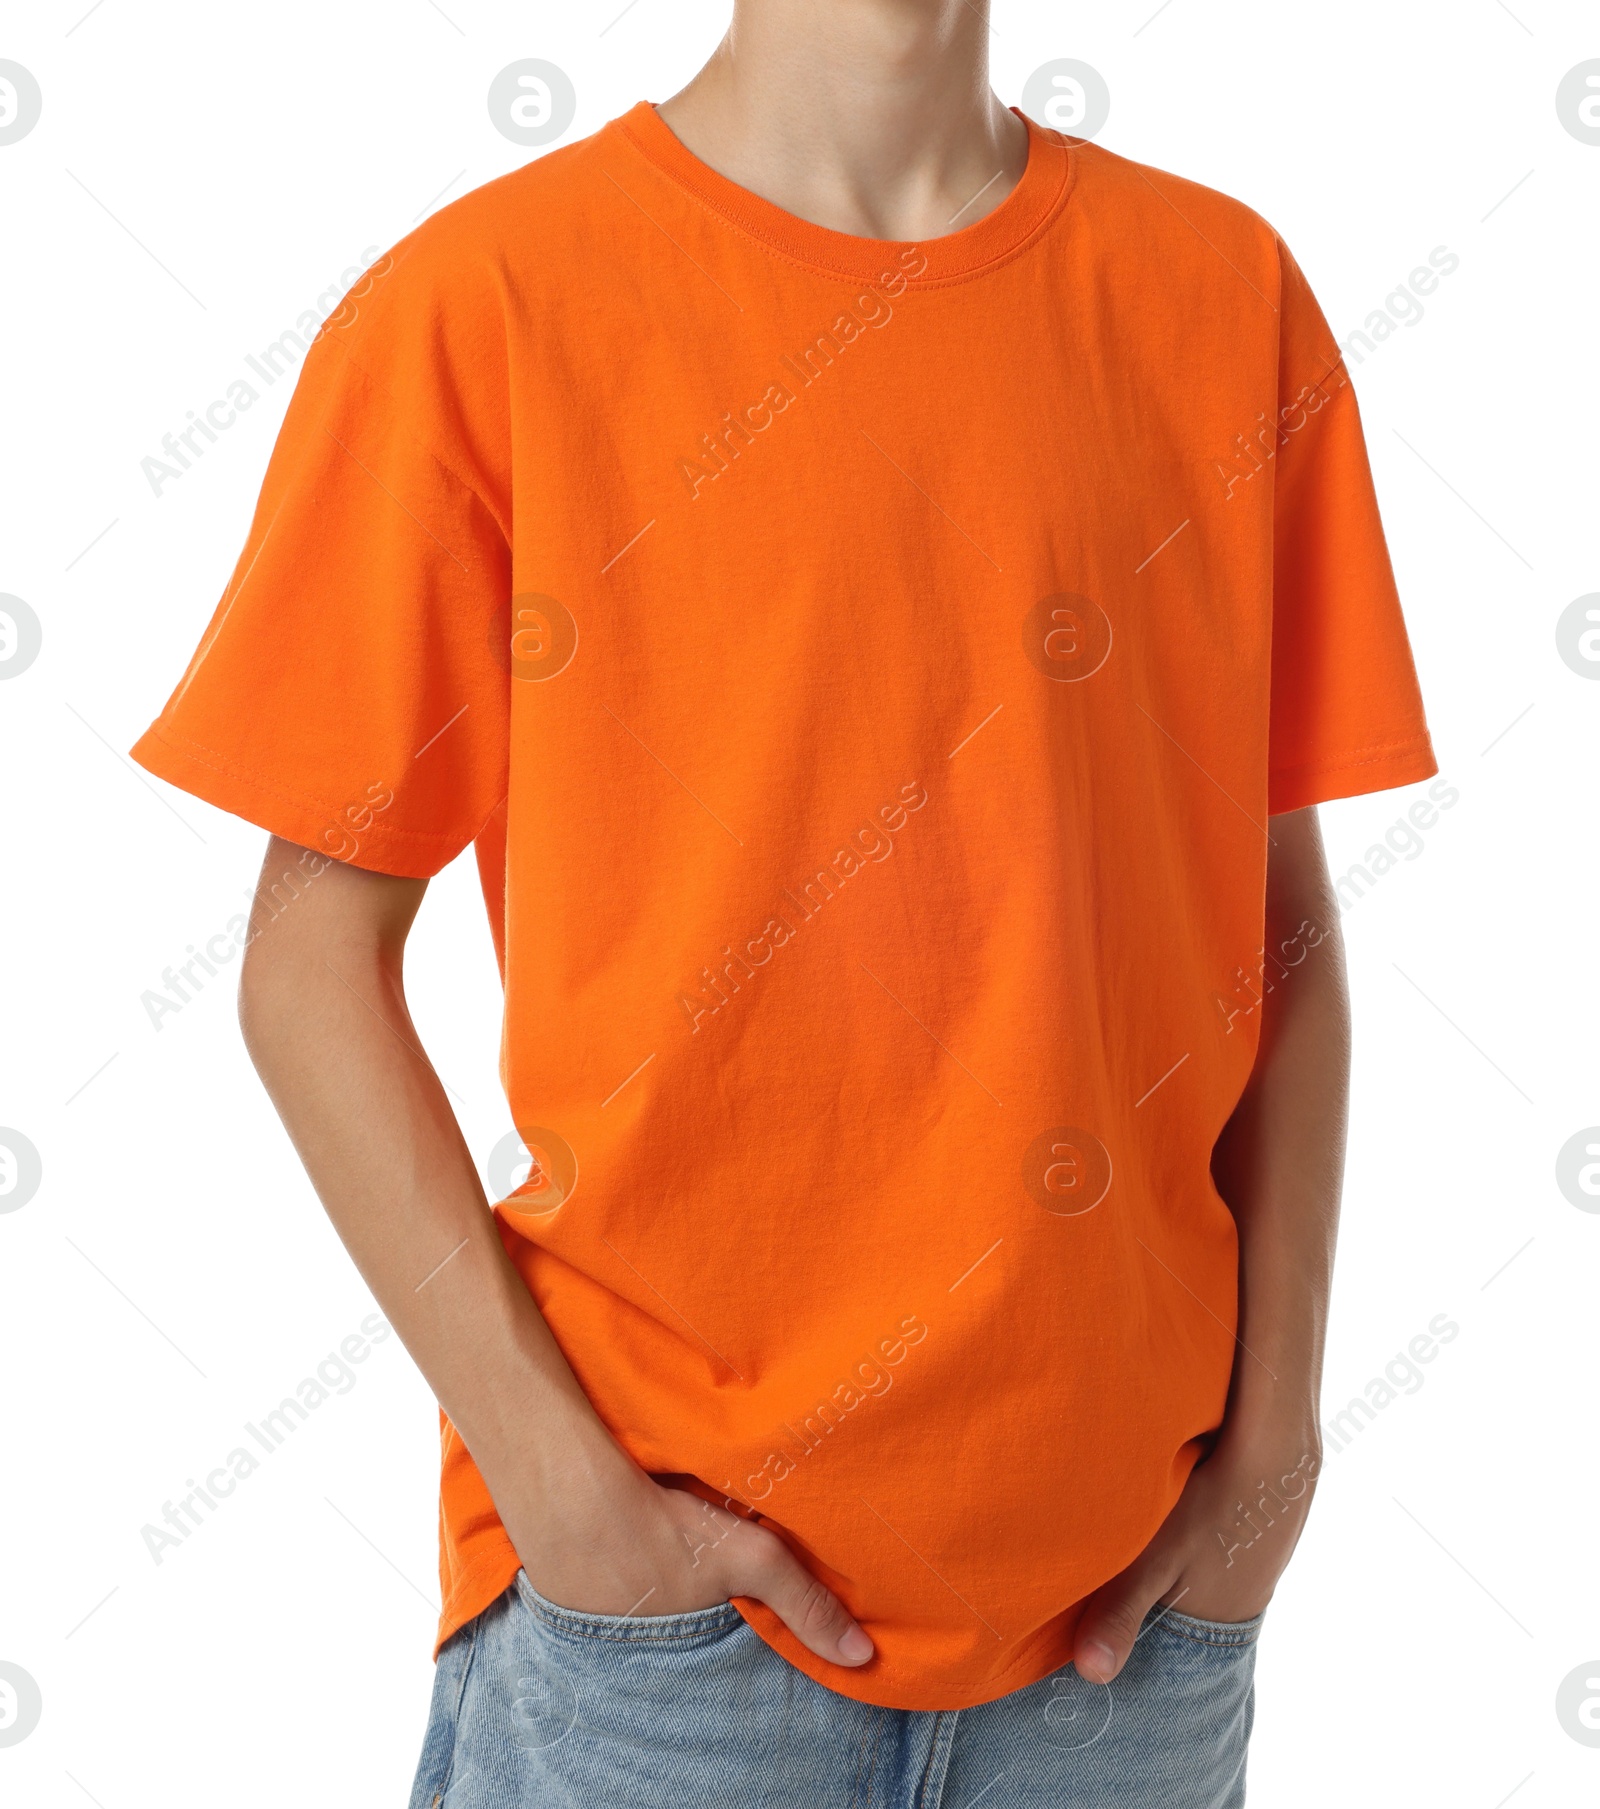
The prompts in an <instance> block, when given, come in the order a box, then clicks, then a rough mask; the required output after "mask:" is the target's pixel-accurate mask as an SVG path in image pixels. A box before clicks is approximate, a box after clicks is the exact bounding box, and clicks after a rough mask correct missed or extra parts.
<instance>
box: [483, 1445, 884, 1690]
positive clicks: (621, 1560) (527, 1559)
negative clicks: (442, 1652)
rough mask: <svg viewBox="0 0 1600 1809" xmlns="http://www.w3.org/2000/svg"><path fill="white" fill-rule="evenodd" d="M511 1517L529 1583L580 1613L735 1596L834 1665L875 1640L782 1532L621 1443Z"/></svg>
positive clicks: (689, 1606) (652, 1610)
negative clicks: (640, 1461) (673, 1478)
mask: <svg viewBox="0 0 1600 1809" xmlns="http://www.w3.org/2000/svg"><path fill="white" fill-rule="evenodd" d="M539 1493H540V1496H541V1499H539V1500H538V1501H535V1502H530V1503H529V1504H528V1507H527V1508H526V1509H525V1510H523V1511H518V1506H517V1505H516V1504H513V1503H511V1502H502V1503H500V1504H499V1505H500V1507H501V1519H502V1521H503V1523H504V1524H505V1527H506V1531H507V1532H508V1533H509V1534H510V1535H511V1540H512V1543H513V1544H514V1545H515V1546H516V1548H517V1553H518V1555H519V1556H520V1557H521V1558H522V1560H523V1567H524V1569H525V1570H526V1571H527V1573H528V1580H529V1581H530V1582H531V1583H532V1584H533V1586H534V1588H535V1589H536V1590H538V1592H539V1594H540V1595H542V1596H544V1597H546V1598H547V1599H548V1600H549V1601H551V1602H554V1603H555V1604H556V1605H557V1606H558V1607H562V1608H571V1609H573V1610H574V1611H576V1612H579V1613H590V1614H619V1615H630V1614H639V1615H652V1614H687V1613H690V1612H692V1611H693V1610H695V1609H697V1608H711V1607H715V1606H716V1605H717V1604H718V1603H721V1602H726V1601H728V1600H729V1599H730V1598H731V1597H733V1596H750V1597H752V1598H754V1599H755V1600H756V1601H758V1602H763V1603H765V1604H766V1606H767V1607H768V1608H770V1609H771V1610H772V1612H773V1613H774V1614H776V1615H777V1616H778V1618H779V1619H780V1620H781V1621H782V1622H783V1623H784V1625H785V1626H786V1627H788V1629H789V1631H790V1632H791V1633H793V1634H794V1636H795V1638H796V1639H798V1640H799V1641H800V1642H801V1644H802V1645H804V1646H806V1647H807V1648H808V1649H809V1650H810V1651H812V1652H815V1653H816V1655H817V1656H818V1657H819V1658H821V1659H825V1660H826V1661H827V1662H828V1663H829V1664H836V1665H848V1666H852V1667H853V1666H856V1665H862V1664H865V1663H866V1662H867V1660H868V1659H869V1658H871V1657H872V1650H873V1648H872V1642H871V1640H870V1639H868V1637H867V1635H866V1634H865V1633H864V1632H863V1631H862V1630H861V1628H860V1626H858V1625H857V1623H856V1622H855V1620H854V1619H852V1617H851V1616H850V1614H849V1613H848V1611H847V1610H846V1609H845V1607H844V1605H843V1603H841V1602H840V1600H839V1598H838V1597H837V1596H836V1595H834V1594H833V1592H832V1591H831V1590H829V1589H828V1588H826V1587H825V1586H824V1585H823V1584H822V1583H820V1582H818V1581H817V1579H816V1578H815V1577H814V1576H812V1575H811V1573H810V1572H809V1571H808V1570H807V1569H806V1568H805V1566H804V1565H803V1564H801V1563H800V1561H799V1560H798V1559H797V1558H796V1557H795V1555H794V1553H793V1552H791V1551H790V1549H789V1547H788V1546H787V1545H786V1544H785V1543H784V1542H783V1540H782V1539H780V1538H779V1537H778V1536H777V1534H776V1533H772V1532H769V1531H768V1530H767V1529H766V1528H765V1527H763V1526H759V1525H757V1524H755V1523H754V1522H753V1521H750V1520H747V1519H745V1518H744V1517H743V1516H741V1515H739V1514H735V1513H733V1512H731V1511H730V1510H729V1509H727V1508H723V1507H717V1506H714V1505H713V1504H712V1503H711V1502H708V1501H703V1500H702V1499H701V1498H700V1497H699V1496H698V1495H691V1494H689V1493H688V1492H687V1491H686V1490H684V1489H671V1488H664V1487H662V1485H661V1484H660V1483H657V1482H654V1481H652V1480H651V1478H650V1477H648V1476H647V1475H645V1473H644V1472H643V1471H642V1470H640V1469H638V1468H637V1467H636V1466H635V1465H634V1464H633V1463H632V1461H631V1460H630V1459H629V1458H628V1457H627V1455H626V1454H625V1453H624V1452H623V1451H622V1450H621V1449H620V1448H619V1447H616V1446H612V1448H611V1453H610V1454H607V1453H604V1452H603V1451H602V1452H596V1453H595V1454H594V1461H592V1462H583V1463H581V1464H579V1465H575V1466H573V1467H572V1468H571V1469H569V1470H568V1471H567V1474H566V1476H565V1478H564V1479H561V1480H557V1481H555V1482H553V1484H551V1485H549V1486H547V1487H546V1488H544V1489H542V1490H540V1492H539Z"/></svg>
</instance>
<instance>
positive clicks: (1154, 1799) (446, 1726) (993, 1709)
mask: <svg viewBox="0 0 1600 1809" xmlns="http://www.w3.org/2000/svg"><path fill="white" fill-rule="evenodd" d="M1260 1627H1261V1621H1260V1618H1259V1617H1258V1618H1257V1619H1256V1620H1253V1621H1244V1622H1241V1623H1240V1624H1238V1625H1236V1626H1235V1625H1228V1626H1224V1625H1219V1624H1218V1623H1216V1622H1213V1621H1199V1620H1194V1619H1193V1618H1191V1617H1190V1616H1188V1615H1185V1614H1179V1613H1176V1612H1175V1611H1173V1610H1171V1609H1160V1608H1158V1609H1156V1610H1154V1611H1153V1612H1152V1613H1151V1615H1150V1616H1149V1618H1148V1619H1147V1620H1146V1622H1145V1624H1144V1628H1143V1629H1142V1631H1141V1632H1140V1635H1139V1638H1138V1640H1137V1642H1136V1643H1135V1645H1134V1648H1133V1656H1132V1657H1131V1658H1130V1660H1129V1661H1128V1664H1127V1666H1126V1667H1125V1668H1124V1670H1123V1672H1122V1675H1121V1676H1120V1677H1118V1678H1117V1680H1116V1682H1115V1683H1114V1684H1112V1685H1110V1686H1109V1687H1107V1686H1106V1685H1104V1684H1090V1683H1086V1682H1085V1681H1084V1680H1083V1679H1082V1678H1081V1677H1080V1676H1079V1675H1078V1673H1077V1672H1076V1671H1075V1670H1074V1669H1073V1668H1072V1667H1071V1666H1070V1665H1068V1666H1065V1667H1063V1668H1062V1669H1061V1670H1059V1671H1056V1672H1054V1673H1053V1674H1052V1675H1051V1676H1049V1677H1046V1678H1043V1679H1041V1681H1040V1682H1038V1683H1036V1684H1032V1685H1030V1686H1029V1687H1028V1688H1026V1689H1022V1690H1018V1691H1016V1692H1015V1693H1014V1694H1012V1695H1010V1696H1005V1697H1002V1698H1001V1699H1000V1700H999V1701H998V1702H988V1703H984V1704H982V1705H981V1706H980V1707H978V1708H970V1709H960V1710H955V1709H948V1710H911V1709H884V1708H872V1707H869V1706H868V1705H867V1704H865V1703H860V1702H853V1701H851V1700H850V1699H849V1698H848V1697H845V1696H840V1695H836V1694H835V1693H834V1692H833V1691H832V1690H827V1689H824V1688H823V1687H822V1685H820V1684H817V1683H813V1682H812V1681H811V1679H810V1678H809V1677H806V1676H805V1675H804V1674H803V1673H802V1672H800V1671H797V1670H796V1669H795V1668H794V1667H793V1666H792V1665H791V1664H789V1663H788V1662H787V1661H786V1660H784V1659H782V1658H780V1657H779V1656H778V1655H777V1653H775V1652H774V1651H772V1649H771V1648H770V1647H769V1646H767V1645H766V1644H765V1643H764V1642H763V1641H762V1640H761V1639H760V1638H759V1637H758V1636H757V1635H756V1634H755V1633H754V1632H753V1631H752V1630H751V1629H750V1628H749V1627H748V1626H747V1625H746V1624H745V1622H744V1620H743V1619H742V1618H741V1616H740V1614H739V1612H738V1610H737V1609H736V1608H734V1607H732V1606H731V1605H728V1604H724V1605H723V1606H722V1607H719V1608H705V1609H701V1610H699V1611H698V1612H696V1613H693V1614H669V1615H655V1616H650V1615H636V1616H633V1617H631V1618H626V1617H617V1616H612V1615H603V1614H579V1613H576V1612H575V1611H574V1610H572V1609H570V1608H558V1607H556V1606H555V1604H554V1603H552V1602H547V1601H546V1600H545V1599H544V1597H543V1596H541V1595H539V1594H538V1593H537V1592H536V1591H535V1590H534V1588H533V1586H532V1585H531V1584H530V1583H529V1582H528V1580H527V1577H526V1576H525V1575H519V1576H518V1578H517V1581H516V1583H515V1585H514V1586H513V1587H512V1588H510V1589H508V1590H507V1591H506V1592H505V1594H504V1595H503V1596H501V1598H500V1599H499V1601H497V1602H495V1603H494V1604H493V1605H492V1606H491V1607H489V1608H488V1609H486V1610H485V1611H484V1612H483V1613H482V1614H481V1615H479V1616H478V1618H477V1619H476V1620H474V1621H472V1622H470V1623H469V1624H468V1625H467V1626H465V1627H463V1628H462V1629H461V1630H460V1631H459V1632H458V1633H456V1634H455V1635H454V1636H453V1637H452V1638H451V1639H450V1640H449V1642H448V1643H447V1644H446V1646H445V1647H444V1650H443V1651H442V1652H441V1653H440V1654H439V1664H438V1670H437V1672H436V1675H435V1679H434V1692H433V1711H432V1715H431V1717H430V1719H429V1722H428V1731H427V1737H426V1739H425V1740H424V1742H423V1749H422V1762H421V1765H420V1766H419V1768H418V1771H417V1780H416V1784H415V1786H414V1787H413V1789H412V1793H411V1805H410V1809H1045V1806H1046V1805H1050V1806H1051V1809H1238V1806H1239V1805H1240V1804H1242V1803H1243V1802H1244V1771H1245V1750H1246V1746H1247V1744H1248V1742H1249V1738H1250V1723H1251V1715H1252V1709H1253V1703H1254V1690H1253V1684H1252V1677H1253V1672H1254V1666H1255V1641H1256V1635H1257V1633H1258V1632H1259V1631H1260Z"/></svg>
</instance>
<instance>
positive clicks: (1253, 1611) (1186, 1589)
mask: <svg viewBox="0 0 1600 1809" xmlns="http://www.w3.org/2000/svg"><path fill="white" fill-rule="evenodd" d="M1321 1464H1322V1456H1321V1450H1320V1447H1319V1445H1318V1444H1317V1443H1316V1442H1315V1440H1314V1439H1308V1440H1307V1441H1306V1442H1305V1444H1303V1445H1302V1446H1301V1447H1300V1448H1299V1449H1296V1448H1295V1444H1294V1441H1293V1440H1289V1441H1284V1440H1276V1441H1274V1442H1273V1444H1272V1446H1271V1448H1270V1454H1269V1453H1268V1451H1267V1449H1266V1448H1265V1447H1263V1446H1262V1445H1260V1444H1257V1445H1256V1446H1255V1447H1254V1448H1245V1447H1243V1446H1239V1447H1236V1446H1235V1445H1234V1444H1233V1443H1231V1442H1230V1440H1229V1439H1228V1437H1227V1435H1226V1433H1224V1435H1223V1437H1222V1439H1221V1440H1220V1441H1219V1442H1218V1445H1217V1447H1216V1449H1215V1450H1214V1451H1213V1452H1212V1454H1211V1456H1210V1457H1209V1458H1207V1459H1206V1460H1205V1462H1203V1463H1201V1464H1198V1465H1197V1466H1196V1467H1195V1469H1194V1471H1193V1472H1192V1474H1191V1475H1190V1477H1189V1481H1188V1484H1187V1485H1186V1487H1185V1488H1184V1491H1183V1493H1182V1495H1180V1496H1179V1497H1178V1502H1177V1505H1176V1506H1175V1507H1174V1508H1173V1510H1172V1512H1171V1513H1170V1514H1169V1515H1168V1516H1167V1518H1166V1519H1165V1520H1164V1521H1163V1522H1162V1524H1161V1529H1160V1531H1159V1532H1158V1533H1157V1534H1156V1536H1155V1537H1154V1538H1153V1539H1152V1540H1151V1541H1150V1543H1149V1545H1147V1546H1146V1547H1145V1549H1144V1550H1143V1551H1142V1552H1141V1553H1140V1554H1139V1556H1138V1557H1137V1558H1135V1559H1134V1561H1133V1563H1131V1564H1130V1565H1129V1566H1128V1567H1127V1569H1126V1570H1124V1571H1123V1572H1122V1573H1121V1574H1120V1575H1119V1576H1115V1577H1113V1578H1112V1579H1111V1581H1110V1582H1109V1583H1107V1584H1105V1585H1104V1586H1103V1587H1101V1588H1100V1589H1097V1590H1096V1591H1095V1593H1094V1594H1093V1595H1092V1596H1091V1597H1090V1598H1089V1600H1088V1602H1087V1603H1086V1604H1085V1606H1084V1610H1083V1613H1082V1615H1081V1616H1080V1618H1079V1621H1078V1627H1077V1632H1076V1634H1075V1636H1074V1646H1073V1663H1074V1664H1075V1665H1076V1666H1077V1668H1078V1671H1079V1673H1080V1675H1082V1676H1083V1677H1085V1678H1087V1679H1088V1680H1089V1681H1090V1682H1091V1683H1110V1682H1111V1680H1112V1678H1114V1677H1115V1676H1116V1675H1117V1673H1118V1672H1119V1671H1120V1670H1121V1669H1122V1667H1123V1666H1124V1665H1125V1664H1126V1663H1127V1662H1128V1654H1129V1653H1130V1652H1131V1651H1132V1650H1133V1642H1134V1641H1135V1640H1136V1639H1137V1638H1138V1636H1139V1629H1140V1628H1141V1627H1142V1626H1143V1624H1144V1618H1145V1616H1146V1615H1147V1614H1148V1613H1149V1612H1150V1610H1151V1609H1152V1608H1153V1607H1154V1606H1155V1605H1156V1603H1157V1602H1165V1603H1166V1604H1167V1605H1168V1606H1169V1607H1171V1608H1179V1609H1181V1610H1182V1612H1183V1613H1185V1614H1192V1615H1194V1616H1196V1617H1197V1618H1198V1619H1200V1620H1207V1621H1223V1622H1236V1621H1248V1620H1253V1619H1254V1618H1255V1616H1256V1615H1258V1614H1260V1613H1261V1611H1262V1610H1263V1609H1264V1608H1265V1607H1266V1605H1267V1603H1268V1602H1269V1601H1270V1600H1271V1599H1272V1592H1273V1590H1274V1589H1275V1588H1276V1587H1277V1582H1278V1578H1279V1576H1280V1575H1281V1574H1282V1572H1283V1568H1284V1566H1285V1565H1286V1564H1287V1563H1288V1562H1289V1557H1290V1554H1291V1553H1292V1552H1293V1550H1294V1548H1295V1542H1296V1541H1297V1540H1298V1539H1299V1537H1300V1532H1301V1529H1302V1528H1303V1526H1304V1525H1305V1519H1306V1514H1307V1512H1308V1510H1309V1508H1310V1505H1311V1496H1312V1492H1313V1488H1314V1482H1315V1478H1316V1475H1317V1473H1318V1471H1319V1470H1320V1468H1321Z"/></svg>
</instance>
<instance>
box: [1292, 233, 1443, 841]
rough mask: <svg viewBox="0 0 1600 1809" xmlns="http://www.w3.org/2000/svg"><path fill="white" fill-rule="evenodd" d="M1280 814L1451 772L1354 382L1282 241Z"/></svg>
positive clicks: (1304, 280)
mask: <svg viewBox="0 0 1600 1809" xmlns="http://www.w3.org/2000/svg"><path fill="white" fill-rule="evenodd" d="M1278 249H1279V254H1280V258H1281V260H1282V286H1281V290H1280V318H1279V365H1278V382H1279V403H1280V408H1279V416H1278V427H1279V432H1278V454H1277V466H1276V477H1275V488H1274V502H1273V509H1274V517H1273V624H1272V703H1271V710H1272V718H1271V733H1270V753H1269V771H1268V809H1269V810H1270V811H1273V812H1279V811H1286V810H1300V809H1303V808H1304V807H1305V806H1306V805H1309V804H1319V803H1324V802H1326V801H1327V800H1329V799H1332V798H1345V797H1354V796H1355V795H1357V794H1358V793H1361V792H1369V791H1383V790H1386V789H1387V788H1388V787H1390V786H1394V785H1409V784H1412V783H1413V782H1414V781H1416V780H1418V779H1426V778H1428V777H1430V776H1431V775H1432V774H1433V773H1435V772H1437V771H1438V766H1437V764H1436V762H1435V760H1434V757H1433V747H1432V743H1431V742H1430V740H1429V736H1428V728H1427V723H1426V720H1425V719H1424V716H1423V709H1422V697H1421V694H1420V692H1419V690H1418V688H1417V676H1416V669H1415V666H1414V664H1413V661H1412V657H1411V647H1410V643H1409V641H1408V640H1407V638H1406V629H1405V621H1404V619H1403V617H1402V615H1401V611H1400V599H1399V596H1398V594H1397V592H1396V590H1395V582H1394V571H1393V568H1392V566H1391V564H1390V560H1389V549H1388V545H1387V543H1386V542H1385V540H1384V534H1383V523H1382V521H1381V519H1380V518H1379V514H1378V502H1377V496H1376V494H1375V493H1374V490H1373V484H1372V471H1371V468H1370V466H1369V464H1368V460H1367V447H1366V440H1365V437H1364V436H1363V434H1362V431H1361V415H1360V411H1359V409H1358V408H1357V406H1356V395H1355V391H1354V389H1353V388H1352V387H1351V383H1350V376H1349V372H1348V371H1347V370H1346V368H1345V364H1344V358H1343V354H1342V353H1341V351H1340V349H1339V346H1338V344H1337V342H1336V341H1335V340H1334V337H1333V334H1332V333H1331V332H1330V330H1329V328H1328V323H1327V321H1326V320H1325V319H1324V318H1323V314H1322V310H1321V309H1320V308H1319V307H1318V306H1317V302H1316V299H1315V297H1314V296H1313V295H1312V293H1311V290H1310V288H1309V286H1308V285H1307V283H1306V279H1305V277H1304V276H1303V275H1302V274H1301V271H1300V268H1299V266H1298V265H1297V264H1296V263H1295V261H1294V259H1293V257H1292V256H1291V255H1290V254H1289V251H1288V248H1287V247H1286V246H1284V245H1283V243H1282V241H1281V240H1280V241H1279V247H1278Z"/></svg>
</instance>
